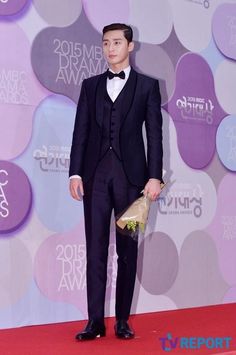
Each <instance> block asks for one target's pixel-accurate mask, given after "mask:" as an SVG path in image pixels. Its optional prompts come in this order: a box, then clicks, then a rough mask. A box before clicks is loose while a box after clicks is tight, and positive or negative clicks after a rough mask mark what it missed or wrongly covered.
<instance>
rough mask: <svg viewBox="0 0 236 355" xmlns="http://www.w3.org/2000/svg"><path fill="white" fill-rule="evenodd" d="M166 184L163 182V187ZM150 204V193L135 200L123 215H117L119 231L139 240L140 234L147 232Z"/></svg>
mask: <svg viewBox="0 0 236 355" xmlns="http://www.w3.org/2000/svg"><path fill="white" fill-rule="evenodd" d="M165 185H166V184H164V183H162V184H161V189H163V188H164V187H165ZM142 192H143V191H142ZM142 192H141V193H142ZM150 205H151V199H150V198H149V197H148V195H147V196H144V195H142V196H141V197H139V198H138V199H137V200H135V201H134V202H133V203H132V204H131V205H130V206H129V207H128V208H127V209H126V210H125V211H124V212H122V213H121V215H119V216H117V217H116V219H117V221H116V225H117V229H118V230H119V232H120V233H121V234H124V235H128V236H131V237H132V238H133V239H134V240H136V241H137V240H138V236H139V234H144V232H145V227H146V224H147V220H148V213H149V209H150Z"/></svg>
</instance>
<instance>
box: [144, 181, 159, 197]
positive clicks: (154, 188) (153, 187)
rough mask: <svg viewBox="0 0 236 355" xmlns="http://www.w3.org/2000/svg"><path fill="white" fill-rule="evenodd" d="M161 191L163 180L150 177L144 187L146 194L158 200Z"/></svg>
mask: <svg viewBox="0 0 236 355" xmlns="http://www.w3.org/2000/svg"><path fill="white" fill-rule="evenodd" d="M160 193H161V182H160V180H158V179H149V180H148V182H147V183H146V185H145V188H144V195H145V196H147V195H148V197H149V198H150V199H151V200H152V201H156V199H157V198H158V196H159V195H160Z"/></svg>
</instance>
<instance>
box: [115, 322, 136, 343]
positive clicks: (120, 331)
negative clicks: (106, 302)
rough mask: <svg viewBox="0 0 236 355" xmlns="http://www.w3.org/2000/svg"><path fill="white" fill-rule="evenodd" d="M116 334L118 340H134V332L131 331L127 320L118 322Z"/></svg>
mask: <svg viewBox="0 0 236 355" xmlns="http://www.w3.org/2000/svg"><path fill="white" fill-rule="evenodd" d="M115 334H116V336H117V338H121V339H132V338H133V337H134V332H133V331H132V330H131V329H130V327H129V325H128V323H127V321H126V320H118V321H117V322H116V324H115Z"/></svg>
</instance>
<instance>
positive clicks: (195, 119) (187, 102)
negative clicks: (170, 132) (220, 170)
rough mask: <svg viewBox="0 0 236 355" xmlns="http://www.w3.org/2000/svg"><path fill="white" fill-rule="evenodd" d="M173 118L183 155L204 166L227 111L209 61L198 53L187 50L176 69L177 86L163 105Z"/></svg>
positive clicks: (194, 165) (211, 151) (197, 166)
mask: <svg viewBox="0 0 236 355" xmlns="http://www.w3.org/2000/svg"><path fill="white" fill-rule="evenodd" d="M164 107H165V108H166V109H167V110H168V111H169V112H170V114H171V117H172V118H173V120H174V123H175V127H176V130H177V135H178V147H179V151H180V154H181V157H182V159H183V160H184V161H185V163H187V164H188V165H189V166H190V167H192V168H195V169H201V168H203V167H205V166H206V165H208V164H209V162H210V161H211V159H212V156H213V155H214V152H215V136H216V129H217V127H218V125H219V123H220V121H221V120H222V119H223V117H224V116H225V115H226V113H225V112H224V111H223V109H222V108H221V107H220V105H219V103H218V101H217V98H216V94H215V88H214V79H213V75H212V72H211V69H210V67H209V65H208V63H207V62H206V61H205V60H204V59H203V58H202V57H201V56H200V55H197V54H193V53H187V54H185V55H184V56H183V57H182V58H181V59H180V61H179V63H178V66H177V69H176V88H175V92H174V95H173V96H172V98H171V100H170V101H169V102H168V103H167V104H166V105H165V106H164Z"/></svg>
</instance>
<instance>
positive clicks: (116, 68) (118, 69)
mask: <svg viewBox="0 0 236 355" xmlns="http://www.w3.org/2000/svg"><path fill="white" fill-rule="evenodd" d="M129 66H130V64H129V63H126V64H125V65H110V66H109V69H111V70H112V71H113V72H114V73H120V72H121V71H122V70H125V69H126V68H128V67H129Z"/></svg>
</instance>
